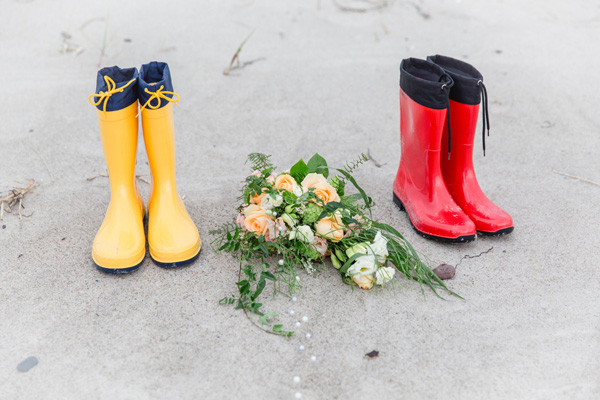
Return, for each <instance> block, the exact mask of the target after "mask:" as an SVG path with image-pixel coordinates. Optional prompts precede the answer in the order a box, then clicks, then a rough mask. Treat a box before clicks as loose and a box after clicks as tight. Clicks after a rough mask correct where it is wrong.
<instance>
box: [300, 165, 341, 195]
mask: <svg viewBox="0 0 600 400" xmlns="http://www.w3.org/2000/svg"><path fill="white" fill-rule="evenodd" d="M302 188H304V191H308V189H311V188H312V189H314V191H313V193H314V194H315V196H317V197H318V198H319V199H321V200H323V202H324V203H329V202H330V201H340V196H339V195H338V194H337V191H336V190H335V188H334V187H333V186H331V185H330V184H329V182H327V179H325V177H324V176H323V175H321V174H316V173H314V172H313V173H312V174H308V175H306V178H304V180H303V181H302Z"/></svg>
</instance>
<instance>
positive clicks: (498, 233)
mask: <svg viewBox="0 0 600 400" xmlns="http://www.w3.org/2000/svg"><path fill="white" fill-rule="evenodd" d="M514 230H515V227H514V226H511V227H509V228H504V229H500V230H499V231H496V232H485V231H477V233H478V234H480V235H481V236H503V235H508V234H509V233H511V232H512V231H514Z"/></svg>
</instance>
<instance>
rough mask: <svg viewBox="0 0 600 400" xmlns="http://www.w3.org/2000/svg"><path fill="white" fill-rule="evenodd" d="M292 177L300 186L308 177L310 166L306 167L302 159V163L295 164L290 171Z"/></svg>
mask: <svg viewBox="0 0 600 400" xmlns="http://www.w3.org/2000/svg"><path fill="white" fill-rule="evenodd" d="M290 175H291V176H292V178H294V179H295V180H296V182H297V183H298V184H300V183H302V181H303V180H304V178H306V175H308V165H306V163H305V162H304V160H303V159H300V161H298V162H297V163H296V164H294V166H293V167H292V168H291V169H290Z"/></svg>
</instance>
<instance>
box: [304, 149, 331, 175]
mask: <svg viewBox="0 0 600 400" xmlns="http://www.w3.org/2000/svg"><path fill="white" fill-rule="evenodd" d="M307 167H308V173H312V172H316V173H319V174H322V175H323V176H324V177H325V178H327V177H328V176H329V169H328V168H327V161H325V159H324V158H323V157H321V156H320V155H319V153H315V155H314V156H312V157H311V158H310V160H308V165H307Z"/></svg>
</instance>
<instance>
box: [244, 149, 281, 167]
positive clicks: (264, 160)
mask: <svg viewBox="0 0 600 400" xmlns="http://www.w3.org/2000/svg"><path fill="white" fill-rule="evenodd" d="M270 159H271V156H268V155H266V154H262V153H250V154H248V159H247V160H246V163H248V162H249V163H250V168H251V171H262V170H265V169H272V168H274V166H273V164H272V163H271V160H270Z"/></svg>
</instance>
